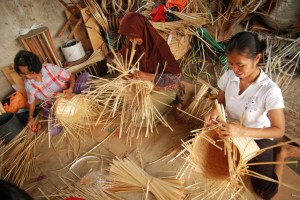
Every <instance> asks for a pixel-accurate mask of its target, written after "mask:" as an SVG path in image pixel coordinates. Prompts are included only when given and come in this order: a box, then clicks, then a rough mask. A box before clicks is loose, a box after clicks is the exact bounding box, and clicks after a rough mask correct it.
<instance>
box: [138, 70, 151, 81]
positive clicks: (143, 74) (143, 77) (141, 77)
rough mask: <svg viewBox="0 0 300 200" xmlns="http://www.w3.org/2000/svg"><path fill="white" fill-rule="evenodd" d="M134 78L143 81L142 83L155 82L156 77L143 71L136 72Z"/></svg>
mask: <svg viewBox="0 0 300 200" xmlns="http://www.w3.org/2000/svg"><path fill="white" fill-rule="evenodd" d="M133 78H135V79H138V80H142V81H154V79H155V75H154V74H150V73H146V72H142V71H134V72H133Z"/></svg>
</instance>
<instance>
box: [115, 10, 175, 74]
mask: <svg viewBox="0 0 300 200" xmlns="http://www.w3.org/2000/svg"><path fill="white" fill-rule="evenodd" d="M119 34H122V35H124V36H127V37H130V38H141V39H142V40H143V43H142V44H141V45H138V44H137V45H136V47H135V50H136V53H135V56H134V59H133V63H134V62H136V61H137V59H138V58H139V57H140V56H141V55H142V54H143V53H144V56H143V58H142V59H141V60H140V70H141V71H143V72H147V73H155V71H156V68H157V64H158V63H159V69H158V73H162V71H163V68H164V65H165V63H166V62H167V65H166V68H165V71H164V72H163V73H171V74H179V73H181V72H180V69H179V65H178V63H177V62H176V60H175V58H174V56H173V54H172V52H171V50H170V47H169V45H168V44H167V42H166V41H165V40H164V39H163V38H162V37H161V36H160V35H159V33H158V32H157V31H156V30H155V28H154V27H153V26H152V25H151V24H150V22H149V21H148V19H147V18H146V17H144V16H143V15H141V14H139V13H133V12H129V13H126V14H125V15H124V17H123V18H122V20H121V23H120V27H119ZM131 48H132V43H131V42H129V43H128V44H126V45H125V46H124V47H123V48H122V50H121V51H120V53H121V54H122V56H123V58H125V56H126V49H128V58H129V55H130V51H131Z"/></svg>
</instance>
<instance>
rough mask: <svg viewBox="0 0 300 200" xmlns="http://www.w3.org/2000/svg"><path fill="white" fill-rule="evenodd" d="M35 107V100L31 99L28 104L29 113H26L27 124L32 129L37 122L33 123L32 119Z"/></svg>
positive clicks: (34, 129) (34, 128)
mask: <svg viewBox="0 0 300 200" xmlns="http://www.w3.org/2000/svg"><path fill="white" fill-rule="evenodd" d="M34 108H35V101H33V102H32V103H31V104H29V114H28V122H27V126H28V127H29V128H30V129H31V130H32V131H36V127H37V123H35V121H34V119H33V112H34Z"/></svg>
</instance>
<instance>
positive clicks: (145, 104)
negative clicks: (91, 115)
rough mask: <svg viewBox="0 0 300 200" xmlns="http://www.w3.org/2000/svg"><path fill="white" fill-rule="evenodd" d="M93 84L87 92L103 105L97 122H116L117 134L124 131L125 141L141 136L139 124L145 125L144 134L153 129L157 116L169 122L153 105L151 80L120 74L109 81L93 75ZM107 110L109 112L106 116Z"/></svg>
mask: <svg viewBox="0 0 300 200" xmlns="http://www.w3.org/2000/svg"><path fill="white" fill-rule="evenodd" d="M92 85H93V89H92V90H90V91H88V93H87V95H88V96H90V98H92V99H94V100H95V102H98V103H99V104H101V105H102V106H103V111H102V112H101V113H100V115H99V118H98V121H97V123H101V124H104V127H108V126H110V125H111V124H112V123H113V124H119V126H120V127H119V138H121V137H122V134H124V133H125V134H127V141H131V139H134V138H136V139H141V138H140V137H141V135H140V133H141V130H142V127H145V129H146V130H145V132H144V134H145V135H144V136H145V137H149V136H150V133H152V132H154V130H155V129H156V121H157V120H159V121H161V122H162V123H163V124H165V125H166V126H169V125H168V123H167V122H166V121H165V119H164V118H163V117H162V115H161V114H160V112H159V111H158V110H157V108H156V107H155V106H154V102H153V101H154V100H153V99H152V97H151V92H153V86H154V85H153V83H151V82H148V81H141V80H135V79H130V80H124V79H123V78H122V76H120V77H118V78H116V79H113V80H110V81H108V80H106V79H101V78H96V79H95V80H93V83H92ZM166 98H167V97H166ZM106 113H109V116H108V117H107V114H106ZM101 121H102V122H101Z"/></svg>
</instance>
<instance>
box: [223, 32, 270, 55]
mask: <svg viewBox="0 0 300 200" xmlns="http://www.w3.org/2000/svg"><path fill="white" fill-rule="evenodd" d="M265 48H266V43H265V42H263V41H261V40H259V39H258V36H257V34H254V33H251V32H239V33H237V34H235V35H234V36H233V37H232V38H230V40H229V41H228V43H227V45H226V50H225V53H226V54H230V53H232V52H234V51H237V52H238V53H240V54H246V56H247V57H248V58H255V56H256V55H257V54H259V53H262V52H263V51H264V50H265Z"/></svg>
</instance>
